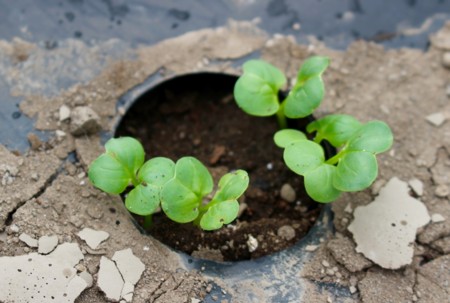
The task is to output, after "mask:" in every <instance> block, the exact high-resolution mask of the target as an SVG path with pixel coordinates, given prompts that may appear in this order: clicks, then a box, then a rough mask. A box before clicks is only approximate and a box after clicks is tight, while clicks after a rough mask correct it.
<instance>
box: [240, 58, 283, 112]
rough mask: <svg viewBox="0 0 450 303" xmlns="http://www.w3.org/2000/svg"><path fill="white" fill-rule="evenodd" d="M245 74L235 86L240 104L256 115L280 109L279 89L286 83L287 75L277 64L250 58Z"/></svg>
mask: <svg viewBox="0 0 450 303" xmlns="http://www.w3.org/2000/svg"><path fill="white" fill-rule="evenodd" d="M243 71H244V73H243V75H242V76H241V77H239V79H238V81H237V82H236V84H235V86H234V97H235V99H236V102H237V104H238V106H239V107H240V108H241V109H242V110H243V111H244V112H246V113H248V114H250V115H254V116H271V115H273V114H275V113H276V112H277V111H278V108H279V100H278V90H279V89H280V88H281V87H283V86H284V85H285V84H286V77H285V76H284V75H283V73H282V72H281V71H280V70H279V69H277V68H276V67H275V66H273V65H271V64H269V63H267V62H264V61H261V60H250V61H247V62H246V63H245V64H244V66H243Z"/></svg>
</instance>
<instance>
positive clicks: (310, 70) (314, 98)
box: [284, 56, 330, 118]
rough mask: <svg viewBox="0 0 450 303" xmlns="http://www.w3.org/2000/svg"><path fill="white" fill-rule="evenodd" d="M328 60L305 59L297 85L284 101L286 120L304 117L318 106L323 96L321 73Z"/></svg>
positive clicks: (320, 58) (319, 58)
mask: <svg viewBox="0 0 450 303" xmlns="http://www.w3.org/2000/svg"><path fill="white" fill-rule="evenodd" d="M329 63H330V60H329V59H328V58H326V57H320V56H315V57H311V58H309V59H307V60H306V61H305V62H304V63H303V65H302V67H301V68H300V71H299V73H298V75H297V83H296V84H295V86H294V88H293V89H292V90H291V92H290V93H289V95H288V97H287V99H286V101H284V114H285V116H286V117H288V118H303V117H306V116H308V115H310V114H312V112H313V111H314V110H315V109H316V108H317V107H318V106H319V105H320V103H321V102H322V99H323V96H324V94H325V88H324V84H323V81H322V73H323V72H324V71H325V69H326V68H327V67H328V64H329Z"/></svg>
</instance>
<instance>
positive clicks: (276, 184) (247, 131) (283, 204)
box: [114, 73, 322, 261]
mask: <svg viewBox="0 0 450 303" xmlns="http://www.w3.org/2000/svg"><path fill="white" fill-rule="evenodd" d="M236 80H237V77H235V76H231V75H224V74H216V73H199V74H189V75H184V76H179V77H176V78H173V79H170V80H167V81H164V82H162V83H160V84H158V85H156V86H152V87H150V88H149V89H148V90H146V91H145V92H144V93H143V94H141V95H140V96H138V97H137V98H136V99H135V100H133V101H132V106H131V107H130V108H129V110H128V111H127V113H126V114H125V115H124V116H123V118H122V120H121V121H120V123H119V125H118V127H117V129H116V132H115V134H114V136H115V137H121V136H133V137H135V138H137V139H138V140H139V141H140V142H141V143H142V144H143V146H144V149H145V151H146V156H147V158H152V157H156V156H163V157H168V158H171V159H172V160H174V161H176V160H178V159H179V158H181V157H183V156H194V157H196V158H197V159H199V160H200V161H201V162H202V163H203V164H205V165H206V166H207V167H208V169H209V171H210V172H211V174H212V175H213V178H214V180H215V184H217V181H218V180H219V178H220V177H221V176H222V175H224V174H225V173H227V172H229V171H232V170H236V169H244V170H246V171H247V172H248V173H249V176H250V186H249V188H248V189H247V191H246V192H245V193H244V195H243V197H241V199H240V204H241V211H242V213H241V215H240V216H239V217H238V219H237V220H236V221H235V222H232V223H231V224H230V225H228V226H224V227H223V228H222V229H220V230H218V231H213V232H205V231H202V230H201V229H199V228H198V227H196V226H194V225H193V224H192V223H188V224H178V223H175V222H172V221H171V220H169V219H168V218H167V217H166V216H165V215H164V213H163V212H159V213H156V214H154V215H153V224H152V226H151V227H150V228H147V229H146V231H147V232H148V233H149V234H151V235H152V236H153V237H154V238H156V239H158V240H159V241H161V242H163V243H165V244H166V245H168V246H170V247H172V248H174V249H176V250H180V251H183V252H185V253H187V254H189V255H192V256H194V257H199V258H203V259H210V260H215V261H236V260H247V259H254V258H259V257H262V256H265V255H269V254H272V253H274V252H277V251H280V250H283V249H285V248H287V247H289V246H292V245H293V244H295V243H296V242H298V241H299V240H300V239H301V238H303V237H304V236H305V235H306V234H307V233H308V231H309V230H310V228H311V227H312V226H313V225H314V223H315V222H316V220H317V218H318V216H319V214H320V211H321V209H322V205H321V204H319V203H316V202H314V201H312V199H311V198H309V197H308V195H307V194H306V192H305V189H304V186H303V180H302V177H300V176H298V175H296V174H294V173H292V172H291V171H290V170H289V169H288V168H287V167H286V165H285V164H284V162H283V151H282V149H280V148H278V147H277V146H276V145H275V144H274V142H273V135H274V133H275V132H276V130H277V129H278V126H277V122H276V119H274V118H272V117H270V118H260V117H252V116H249V115H247V114H245V113H244V112H243V111H242V110H240V109H239V108H238V106H237V105H236V103H235V100H234V98H233V87H234V84H235V82H236ZM309 121H310V119H300V120H292V121H290V123H291V124H292V126H294V127H297V128H300V129H302V128H303V129H304V128H305V127H306V124H307V123H308V122H309ZM293 193H295V194H293ZM135 218H136V220H137V222H138V223H140V224H141V225H143V222H144V220H143V218H142V217H139V216H135Z"/></svg>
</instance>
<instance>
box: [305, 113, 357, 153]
mask: <svg viewBox="0 0 450 303" xmlns="http://www.w3.org/2000/svg"><path fill="white" fill-rule="evenodd" d="M361 126H362V124H361V123H360V122H359V121H358V120H356V119H355V118H353V117H352V116H349V115H328V116H326V117H324V118H322V119H319V120H316V121H313V122H311V123H310V124H308V126H307V128H306V130H307V131H308V133H312V132H314V131H315V132H317V134H316V138H317V139H315V142H320V141H321V140H322V139H326V140H327V141H328V142H330V143H331V145H333V146H334V147H340V146H342V145H344V144H345V143H346V142H347V141H348V140H349V139H350V138H351V137H352V136H353V134H354V133H355V132H356V131H357V130H358V129H359V128H360V127H361Z"/></svg>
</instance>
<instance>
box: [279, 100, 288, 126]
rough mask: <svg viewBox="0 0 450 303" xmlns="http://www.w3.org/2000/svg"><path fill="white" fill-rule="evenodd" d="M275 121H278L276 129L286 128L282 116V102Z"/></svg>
mask: <svg viewBox="0 0 450 303" xmlns="http://www.w3.org/2000/svg"><path fill="white" fill-rule="evenodd" d="M277 121H278V127H279V128H280V129H285V128H287V120H286V116H285V115H284V102H282V103H281V104H280V108H279V109H278V111H277Z"/></svg>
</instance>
